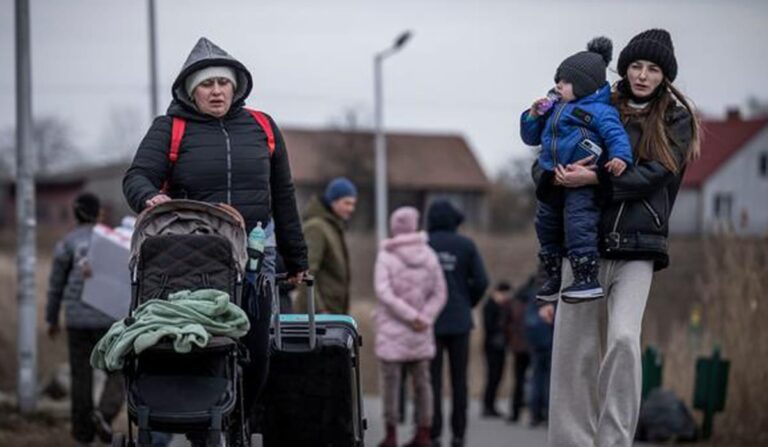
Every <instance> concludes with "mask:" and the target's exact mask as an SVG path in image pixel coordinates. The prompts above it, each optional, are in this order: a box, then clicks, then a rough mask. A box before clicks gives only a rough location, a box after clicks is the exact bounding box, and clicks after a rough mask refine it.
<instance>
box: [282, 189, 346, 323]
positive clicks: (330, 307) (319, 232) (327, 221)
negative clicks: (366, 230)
mask: <svg viewBox="0 0 768 447" xmlns="http://www.w3.org/2000/svg"><path fill="white" fill-rule="evenodd" d="M356 202H357V188H356V187H355V185H354V183H352V182H351V181H350V180H349V179H347V178H345V177H337V178H335V179H333V180H331V182H330V183H328V186H327V187H326V188H325V193H324V194H323V196H322V197H314V198H313V199H312V200H311V201H310V202H309V204H308V205H307V208H306V209H305V211H304V238H305V240H306V241H307V246H308V249H309V271H310V272H311V273H312V274H313V275H314V276H315V281H316V282H315V309H316V311H317V312H318V313H331V314H346V313H348V312H349V283H350V271H349V253H348V251H347V243H346V241H345V239H344V231H345V227H346V222H347V221H348V220H349V219H350V218H351V217H352V214H353V213H354V211H355V205H356ZM296 308H297V310H298V311H299V312H306V311H307V300H306V290H305V289H304V288H302V290H301V292H300V293H299V298H298V301H297V303H296Z"/></svg>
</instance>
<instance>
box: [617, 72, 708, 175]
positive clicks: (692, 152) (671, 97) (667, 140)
mask: <svg viewBox="0 0 768 447" xmlns="http://www.w3.org/2000/svg"><path fill="white" fill-rule="evenodd" d="M625 82H627V81H625ZM627 88H629V86H627ZM659 88H660V89H661V90H660V91H659V93H658V95H657V97H656V98H654V99H653V100H651V102H650V104H648V106H647V107H645V108H643V109H637V108H633V107H631V106H630V105H629V104H628V103H629V100H630V98H629V96H628V95H625V94H623V93H622V92H621V91H620V90H621V89H619V88H616V89H614V92H613V95H612V96H613V97H612V100H613V101H612V102H613V104H614V105H615V106H616V107H617V108H618V109H619V113H620V114H621V118H622V120H624V121H625V122H626V121H627V120H628V119H630V118H631V117H637V116H641V117H642V118H643V119H642V120H640V121H641V125H642V128H643V135H642V136H641V137H640V142H639V143H638V145H637V147H635V148H633V152H634V155H635V157H636V158H637V159H640V160H657V161H658V162H659V163H661V164H662V165H664V167H665V168H667V169H669V170H670V171H672V172H674V173H678V172H679V171H680V169H681V168H682V166H679V164H678V162H677V159H676V158H675V156H674V155H673V154H672V148H671V139H672V136H671V135H670V130H669V126H667V120H666V118H667V113H669V109H670V108H671V107H674V106H675V105H676V104H680V105H682V106H683V107H685V109H686V110H687V111H688V113H689V114H690V115H691V142H690V145H689V148H688V153H687V155H686V160H685V162H686V163H687V162H689V161H691V160H694V159H696V158H698V157H699V153H700V151H701V140H700V135H701V132H700V129H699V120H698V117H697V116H696V113H695V112H694V110H693V107H692V106H691V103H690V101H689V100H688V99H687V98H686V97H685V95H683V94H682V93H681V92H680V90H678V89H677V87H675V86H674V85H673V84H672V83H671V82H668V81H667V79H666V78H665V79H664V80H663V81H662V84H661V86H660V87H659Z"/></svg>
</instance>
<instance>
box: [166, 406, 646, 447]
mask: <svg viewBox="0 0 768 447" xmlns="http://www.w3.org/2000/svg"><path fill="white" fill-rule="evenodd" d="M443 408H444V409H446V410H450V404H449V403H447V402H446V405H444V407H443ZM479 408H480V407H479V405H478V403H477V402H475V401H473V402H471V404H470V409H469V423H468V433H467V447H545V446H546V434H547V433H546V429H545V428H535V429H532V428H528V426H527V425H526V424H508V423H507V422H506V421H504V420H499V419H483V418H480V417H479V414H480V411H479ZM365 416H366V418H368V431H367V432H366V435H365V445H366V446H367V447H374V446H376V445H377V444H378V443H379V442H380V441H381V439H382V438H383V436H384V435H383V434H384V427H383V422H382V420H381V419H382V418H381V400H380V399H379V398H378V397H375V396H368V397H366V398H365ZM411 430H412V429H411V427H410V426H407V425H401V426H400V427H399V429H398V433H399V439H398V441H399V442H400V443H401V444H404V443H405V442H407V441H408V440H410V436H411V434H412V432H411ZM448 442H449V438H448V434H447V433H446V434H444V439H443V445H448ZM187 445H188V444H187V443H186V441H185V440H184V439H183V438H181V437H179V436H177V437H176V438H175V439H174V442H173V444H172V446H173V447H184V446H187ZM640 445H643V446H644V447H653V446H651V445H649V444H638V446H640Z"/></svg>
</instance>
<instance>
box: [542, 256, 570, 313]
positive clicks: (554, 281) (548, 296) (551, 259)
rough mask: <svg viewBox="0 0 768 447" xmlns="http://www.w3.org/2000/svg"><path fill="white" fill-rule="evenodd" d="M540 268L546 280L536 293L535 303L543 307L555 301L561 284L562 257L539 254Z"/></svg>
mask: <svg viewBox="0 0 768 447" xmlns="http://www.w3.org/2000/svg"><path fill="white" fill-rule="evenodd" d="M539 259H540V260H541V266H542V268H543V269H544V272H545V273H546V274H547V280H546V281H545V282H544V284H542V286H541V288H539V291H538V292H537V293H536V303H537V304H539V305H544V304H547V303H554V302H555V301H557V296H558V295H559V294H560V283H561V282H562V266H563V256H562V255H561V254H560V253H557V254H540V255H539Z"/></svg>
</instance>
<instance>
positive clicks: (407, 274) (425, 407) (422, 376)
mask: <svg viewBox="0 0 768 447" xmlns="http://www.w3.org/2000/svg"><path fill="white" fill-rule="evenodd" d="M418 223H419V212H418V211H417V210H416V209H415V208H412V207H402V208H398V209H397V210H395V212H394V213H392V216H391V217H390V230H391V232H392V238H390V239H386V240H384V241H382V242H381V246H380V247H379V253H378V256H377V258H376V269H375V278H374V280H375V289H376V296H377V297H378V299H379V304H378V306H377V308H376V311H375V316H374V318H375V323H376V345H375V352H376V357H378V358H379V360H380V363H381V388H382V390H381V391H382V396H383V403H384V422H385V424H386V430H387V434H386V438H385V439H384V441H382V442H381V444H379V447H395V446H397V419H398V412H397V408H398V399H399V390H400V380H401V370H402V369H403V367H405V369H407V370H408V375H410V376H411V377H413V388H414V390H415V392H414V397H415V401H416V402H415V405H416V414H417V415H418V421H417V424H418V426H417V429H416V435H415V437H414V439H413V440H412V441H411V442H410V443H408V444H406V447H422V446H424V447H426V446H430V445H431V440H430V433H429V432H430V426H431V424H432V388H431V384H430V383H431V382H430V376H429V362H430V360H431V359H432V357H434V355H435V340H434V335H433V333H432V324H433V323H434V322H435V318H437V315H438V313H440V311H441V310H442V308H443V306H444V305H445V301H446V299H447V295H446V285H445V278H444V277H443V270H442V268H441V267H440V263H439V261H438V260H437V255H436V254H435V252H434V251H432V248H430V246H429V245H428V244H427V235H426V233H424V232H419V231H417V229H418Z"/></svg>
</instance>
